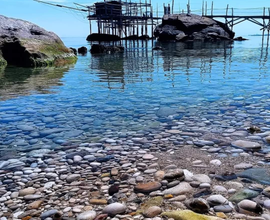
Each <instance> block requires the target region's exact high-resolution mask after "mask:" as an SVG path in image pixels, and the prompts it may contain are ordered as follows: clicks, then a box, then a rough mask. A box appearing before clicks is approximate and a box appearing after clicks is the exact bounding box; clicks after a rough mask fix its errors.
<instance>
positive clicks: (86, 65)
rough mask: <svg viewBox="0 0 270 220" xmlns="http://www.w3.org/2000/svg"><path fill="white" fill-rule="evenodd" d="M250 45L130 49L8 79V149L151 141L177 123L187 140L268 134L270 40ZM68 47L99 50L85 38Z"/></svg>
mask: <svg viewBox="0 0 270 220" xmlns="http://www.w3.org/2000/svg"><path fill="white" fill-rule="evenodd" d="M249 38H250V40H249V41H245V42H234V43H233V44H228V43H224V42H223V43H218V44H210V43H209V44H202V43H194V44H191V43H190V44H183V43H160V42H151V41H149V42H148V43H146V42H145V41H143V42H142V41H138V42H137V41H135V42H133V41H128V42H123V46H125V47H126V51H125V52H124V53H118V54H105V55H104V54H102V55H90V53H88V54H87V56H78V62H77V64H76V65H74V66H70V67H65V68H58V69H54V68H46V69H25V68H15V67H7V68H6V69H5V70H2V72H1V70H0V98H1V100H2V101H0V145H1V148H6V147H14V148H28V147H31V148H38V147H40V146H44V145H51V146H57V145H59V144H62V143H65V142H67V141H75V142H98V141H99V140H100V139H101V138H103V137H111V138H114V139H117V138H118V137H126V136H128V135H130V134H135V133H136V134H141V135H147V134H149V132H150V133H158V132H162V131H163V130H164V129H171V128H173V126H175V122H177V121H178V122H182V123H186V130H188V129H189V125H190V126H192V127H194V126H197V127H198V128H203V127H205V128H206V129H209V131H211V132H213V133H219V134H222V132H224V130H225V129H227V128H232V127H234V128H239V127H244V125H245V122H250V123H252V124H255V125H258V126H260V127H263V128H264V129H265V130H267V129H268V126H269V124H270V112H269V110H270V76H269V75H270V70H269V67H270V65H269V62H268V52H269V50H268V47H267V44H266V40H267V39H265V41H264V42H262V39H261V37H249ZM63 40H64V42H65V43H66V45H67V46H72V47H76V48H78V47H80V46H83V45H85V46H87V47H88V49H90V44H88V43H87V42H85V40H84V39H83V38H64V39H63ZM153 46H161V47H162V48H163V50H162V51H153V50H152V48H153ZM192 122H194V123H193V124H192ZM190 123H191V124H190ZM201 123H202V124H201Z"/></svg>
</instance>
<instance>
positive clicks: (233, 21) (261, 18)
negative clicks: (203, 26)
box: [202, 3, 270, 32]
mask: <svg viewBox="0 0 270 220" xmlns="http://www.w3.org/2000/svg"><path fill="white" fill-rule="evenodd" d="M234 11H235V10H234V8H230V9H229V5H227V8H226V14H214V8H213V3H212V7H211V14H210V15H207V4H206V5H205V6H204V5H203V8H202V16H204V17H208V18H213V19H214V18H224V19H225V24H227V25H228V26H229V27H230V28H231V30H233V27H234V25H237V24H239V23H242V22H244V21H250V22H252V23H254V24H256V25H259V26H261V30H263V31H265V30H267V31H268V32H269V31H270V8H263V10H262V14H261V15H237V14H234ZM266 11H268V13H267V14H266ZM229 12H230V13H229Z"/></svg>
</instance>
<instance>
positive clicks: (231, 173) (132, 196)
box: [0, 127, 270, 220]
mask: <svg viewBox="0 0 270 220" xmlns="http://www.w3.org/2000/svg"><path fill="white" fill-rule="evenodd" d="M250 131H252V132H254V131H256V132H257V131H259V128H257V127H251V128H250ZM227 132H228V133H229V132H231V134H232V136H233V132H238V133H239V131H233V130H231V131H227ZM242 133H244V132H242ZM185 135H186V136H187V135H189V136H191V135H192V133H187V132H186V133H185V134H184V133H183V132H180V131H179V130H178V129H171V130H166V131H164V132H161V133H160V134H155V135H153V136H152V140H151V141H148V140H147V139H146V138H145V137H142V136H141V135H137V136H136V135H134V136H133V137H132V138H130V139H129V138H122V139H121V140H120V139H118V140H117V139H113V138H109V137H108V138H104V139H102V140H100V142H99V143H80V144H74V143H73V144H72V143H66V144H63V145H62V146H61V147H58V148H57V149H54V150H52V149H49V147H48V146H43V147H41V149H39V150H32V151H30V152H21V153H19V158H17V159H9V160H5V161H2V162H0V195H1V198H0V203H1V205H0V219H1V220H5V219H23V220H26V219H46V220H50V219H66V220H68V219H70V220H72V219H77V220H84V219H88V220H92V219H96V220H100V219H102V220H103V219H113V220H122V219H130V220H131V219H135V220H141V219H154V220H161V219H165V218H166V219H167V218H170V219H175V220H181V219H182V220H190V219H194V220H196V219H205V220H208V219H209V220H211V219H213V220H214V219H254V220H269V219H270V187H269V186H268V185H270V172H269V171H268V170H269V156H270V155H269V153H267V152H262V151H261V147H262V144H260V143H259V142H250V141H246V140H241V138H239V139H238V140H237V139H235V140H234V141H233V142H232V143H231V146H226V147H225V146H223V145H222V144H221V143H217V142H216V143H215V141H209V140H204V139H198V138H194V141H186V142H185V143H183V144H177V143H176V140H180V139H181V138H183V137H184V136H185ZM193 135H194V133H193ZM269 135H270V132H260V133H255V134H254V137H255V136H257V137H262V138H264V139H265V141H268V140H269ZM149 139H150V137H149ZM254 139H255V138H254ZM222 152H224V153H227V154H229V156H228V157H221V156H220V155H221V154H222ZM236 154H237V156H236ZM252 179H253V180H252ZM260 182H261V183H260ZM202 214H203V215H202Z"/></svg>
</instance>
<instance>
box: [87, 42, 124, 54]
mask: <svg viewBox="0 0 270 220" xmlns="http://www.w3.org/2000/svg"><path fill="white" fill-rule="evenodd" d="M123 51H124V47H122V46H105V45H102V44H93V45H92V47H91V50H90V52H91V53H92V54H99V53H116V52H123Z"/></svg>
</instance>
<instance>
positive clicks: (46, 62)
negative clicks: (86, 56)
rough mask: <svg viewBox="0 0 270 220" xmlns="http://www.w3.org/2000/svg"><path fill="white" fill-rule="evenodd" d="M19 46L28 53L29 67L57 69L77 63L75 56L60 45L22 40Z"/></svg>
mask: <svg viewBox="0 0 270 220" xmlns="http://www.w3.org/2000/svg"><path fill="white" fill-rule="evenodd" d="M21 46H22V47H24V48H26V50H28V51H29V66H30V67H49V66H56V67H59V66H66V65H70V64H74V63H76V62H77V56H75V55H74V54H73V53H72V52H71V51H70V50H69V49H68V48H67V47H65V45H64V44H62V43H48V42H43V41H39V40H27V39H24V40H22V41H21Z"/></svg>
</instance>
